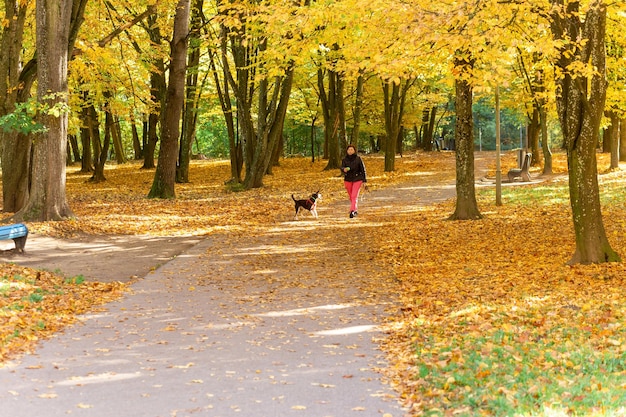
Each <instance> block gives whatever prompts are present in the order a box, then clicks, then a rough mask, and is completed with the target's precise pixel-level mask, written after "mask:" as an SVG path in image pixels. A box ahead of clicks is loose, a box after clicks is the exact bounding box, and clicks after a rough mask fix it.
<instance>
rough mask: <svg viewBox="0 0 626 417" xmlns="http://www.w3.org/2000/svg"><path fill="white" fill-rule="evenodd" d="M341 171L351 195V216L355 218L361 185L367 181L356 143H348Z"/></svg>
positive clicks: (349, 195)
mask: <svg viewBox="0 0 626 417" xmlns="http://www.w3.org/2000/svg"><path fill="white" fill-rule="evenodd" d="M341 172H343V174H344V180H343V184H344V186H345V187H346V191H347V192H348V197H350V218H353V217H356V215H357V208H358V207H357V203H358V199H359V191H360V190H361V185H362V184H363V183H364V182H367V178H366V176H365V164H363V160H362V159H361V157H360V156H359V155H357V153H356V148H355V147H354V145H348V147H347V148H346V156H345V157H344V158H343V160H342V161H341Z"/></svg>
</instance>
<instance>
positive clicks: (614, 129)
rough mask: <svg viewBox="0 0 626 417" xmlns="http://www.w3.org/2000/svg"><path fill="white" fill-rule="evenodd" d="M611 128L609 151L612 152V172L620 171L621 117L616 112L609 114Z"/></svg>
mask: <svg viewBox="0 0 626 417" xmlns="http://www.w3.org/2000/svg"><path fill="white" fill-rule="evenodd" d="M609 117H610V118H611V128H610V130H609V132H610V134H609V151H610V152H611V166H610V167H609V169H610V170H613V169H619V117H618V116H617V113H616V112H614V111H610V112H609Z"/></svg>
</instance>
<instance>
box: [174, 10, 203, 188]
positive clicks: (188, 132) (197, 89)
mask: <svg viewBox="0 0 626 417" xmlns="http://www.w3.org/2000/svg"><path fill="white" fill-rule="evenodd" d="M203 6H204V0H193V3H192V6H191V23H190V28H189V40H188V44H189V46H188V52H187V55H188V56H187V80H186V84H185V104H184V107H183V123H182V130H181V135H180V150H179V152H178V165H177V167H176V182H179V183H187V182H189V162H190V159H191V145H192V142H193V138H194V137H195V133H196V126H197V123H198V112H199V110H198V103H199V101H200V96H201V93H202V85H201V83H200V80H201V79H204V78H206V76H204V77H201V76H200V54H201V46H202V42H201V34H202V27H203V26H204V25H205V24H206V22H205V21H204V19H203V16H204V15H203V12H202V7H203Z"/></svg>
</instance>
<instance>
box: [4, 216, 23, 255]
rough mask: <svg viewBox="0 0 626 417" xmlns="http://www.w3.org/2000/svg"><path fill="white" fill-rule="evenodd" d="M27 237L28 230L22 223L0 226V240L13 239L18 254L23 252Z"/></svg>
mask: <svg viewBox="0 0 626 417" xmlns="http://www.w3.org/2000/svg"><path fill="white" fill-rule="evenodd" d="M27 237H28V228H27V227H26V225H24V224H22V223H17V224H11V225H9V226H0V240H7V239H13V241H14V242H15V249H16V250H17V251H18V252H24V246H25V245H26V238H27Z"/></svg>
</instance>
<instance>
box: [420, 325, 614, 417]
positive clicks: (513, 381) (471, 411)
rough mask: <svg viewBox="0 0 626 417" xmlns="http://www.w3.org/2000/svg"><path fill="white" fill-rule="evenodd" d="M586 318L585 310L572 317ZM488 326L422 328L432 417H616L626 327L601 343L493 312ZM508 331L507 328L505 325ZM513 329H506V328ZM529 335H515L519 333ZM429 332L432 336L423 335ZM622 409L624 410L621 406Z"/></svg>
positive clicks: (574, 331) (423, 376)
mask: <svg viewBox="0 0 626 417" xmlns="http://www.w3.org/2000/svg"><path fill="white" fill-rule="evenodd" d="M577 319H578V320H581V321H585V320H586V319H587V318H586V317H585V315H584V314H583V313H581V315H580V316H579V317H578V318H577ZM491 324H492V325H493V330H492V331H488V332H484V331H483V332H479V333H473V334H472V333H463V332H458V331H456V332H451V333H449V334H447V335H438V336H436V337H433V336H432V335H433V334H437V332H436V331H435V332H434V331H433V330H434V329H423V331H424V333H423V334H422V337H420V338H419V340H420V341H419V343H416V345H415V357H416V363H415V366H416V367H417V369H418V370H419V371H418V375H419V381H418V384H417V386H418V387H419V389H420V390H421V391H422V395H423V396H425V397H438V398H437V401H436V402H435V403H436V404H437V405H438V406H437V407H428V409H429V411H427V412H426V413H425V415H430V416H440V415H441V416H443V415H455V416H474V415H490V416H552V415H556V414H554V412H555V411H554V410H561V411H560V412H563V410H565V409H566V410H567V412H566V414H563V415H568V416H591V415H593V416H606V417H609V416H617V415H621V414H620V413H622V412H624V409H623V408H622V407H623V404H626V389H625V388H626V350H625V349H624V348H623V346H622V344H621V343H620V342H619V341H623V340H626V329H624V328H623V326H622V327H619V328H614V329H612V330H613V331H614V333H613V334H612V336H611V338H610V340H609V339H607V340H609V342H606V344H605V345H602V346H601V347H600V348H599V347H598V345H597V341H598V340H597V338H596V342H595V343H596V344H594V342H591V340H592V337H591V333H593V332H595V333H597V332H598V331H601V330H602V329H601V328H599V327H598V328H592V329H586V330H583V329H581V328H578V327H575V326H572V327H554V328H547V329H541V330H537V329H536V328H535V326H533V325H532V324H531V323H530V322H529V323H524V322H523V321H513V322H512V321H511V319H510V317H507V316H506V314H502V315H501V316H498V315H496V316H495V318H494V321H493V322H492V323H491ZM505 328H506V329H507V330H505ZM508 329H511V330H508ZM522 334H525V335H528V336H526V337H524V338H520V335H522ZM426 335H429V336H426ZM620 410H621V411H620Z"/></svg>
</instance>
